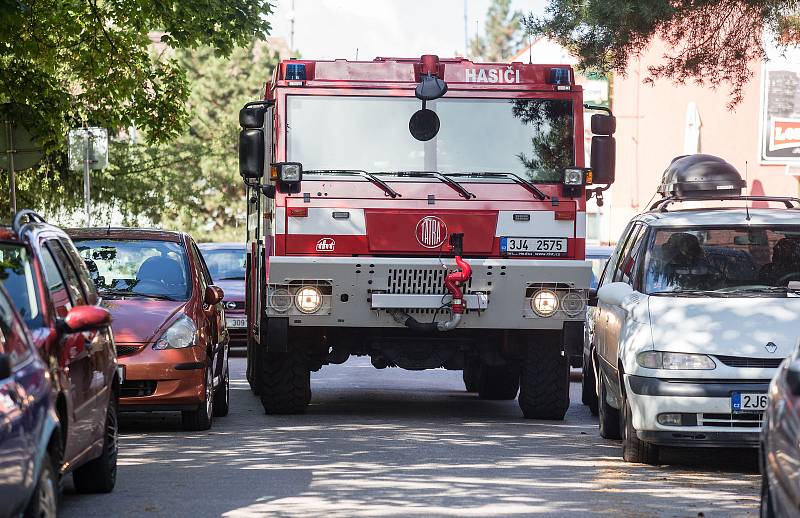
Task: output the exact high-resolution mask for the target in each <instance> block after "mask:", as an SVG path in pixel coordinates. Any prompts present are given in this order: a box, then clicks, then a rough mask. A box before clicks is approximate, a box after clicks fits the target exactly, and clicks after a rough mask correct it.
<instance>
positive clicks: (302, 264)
mask: <svg viewBox="0 0 800 518" xmlns="http://www.w3.org/2000/svg"><path fill="white" fill-rule="evenodd" d="M583 110H584V105H583V102H582V91H581V87H580V86H578V85H576V84H575V82H574V76H573V72H572V69H571V68H570V67H568V66H563V65H532V64H522V63H511V64H500V63H473V62H471V61H469V60H466V59H461V58H457V59H439V58H438V57H436V56H431V55H425V56H422V57H421V58H414V59H399V58H378V59H375V60H374V61H370V62H363V61H355V62H353V61H346V60H335V61H309V60H288V61H284V62H282V63H281V64H280V66H279V67H278V69H277V70H276V73H275V77H274V80H273V82H272V84H271V85H269V87H268V88H267V91H266V95H265V99H264V100H262V101H256V102H251V103H248V104H247V105H245V107H244V108H243V109H242V110H241V112H240V115H239V122H240V124H241V126H242V130H241V133H240V137H239V162H240V173H241V175H242V177H243V178H244V180H245V183H246V185H247V200H248V202H247V203H248V205H247V209H248V220H247V221H248V223H247V240H248V243H249V248H248V251H249V252H248V253H249V256H248V257H249V258H248V268H247V301H246V305H247V315H248V322H249V327H248V364H247V378H248V381H249V382H250V385H251V388H252V389H253V391H254V392H256V393H257V394H259V395H260V397H261V401H262V403H263V405H264V409H265V411H266V412H267V413H268V414H290V413H299V412H303V411H304V410H305V408H306V407H307V405H308V404H309V402H310V399H311V388H310V372H311V371H317V370H319V369H320V368H321V367H323V366H324V365H328V364H338V363H342V362H344V361H346V360H347V359H348V358H349V357H350V356H351V355H357V356H369V357H370V358H371V361H372V364H373V365H374V366H375V367H376V368H378V369H383V368H387V367H400V368H403V369H412V370H418V369H437V368H442V367H443V368H446V369H455V370H463V371H464V381H465V384H466V388H467V389H468V390H471V391H476V392H478V394H479V396H480V397H482V398H487V399H514V398H515V397H516V396H517V392H519V405H520V407H521V409H522V412H523V414H524V415H525V417H528V418H538V419H563V417H564V413H565V412H566V410H567V407H568V406H569V364H570V357H577V358H580V357H581V352H582V345H583V344H582V342H583V320H584V314H585V310H586V302H587V293H588V286H589V281H590V276H591V270H590V267H589V266H588V265H587V264H586V263H585V261H584V260H583V259H584V249H585V240H586V200H587V199H589V198H590V197H591V196H598V197H602V192H603V190H605V189H607V188H608V187H609V186H610V184H611V183H613V180H614V138H613V136H612V135H613V133H614V129H615V120H614V118H613V116H611V114H610V113H609V114H608V115H605V114H596V115H594V116H593V117H592V132H593V133H594V134H595V135H597V136H595V137H593V141H592V157H591V167H590V168H589V167H584V149H583V135H584V132H583Z"/></svg>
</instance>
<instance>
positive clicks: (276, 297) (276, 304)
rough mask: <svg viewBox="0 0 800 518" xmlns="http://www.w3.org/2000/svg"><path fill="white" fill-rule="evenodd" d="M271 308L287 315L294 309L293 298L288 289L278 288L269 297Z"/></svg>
mask: <svg viewBox="0 0 800 518" xmlns="http://www.w3.org/2000/svg"><path fill="white" fill-rule="evenodd" d="M269 306H270V307H271V308H272V309H274V310H275V311H277V312H278V313H286V312H287V311H289V308H290V307H292V296H291V295H290V294H289V291H288V290H287V289H286V288H277V289H275V290H273V291H272V294H271V295H270V296H269Z"/></svg>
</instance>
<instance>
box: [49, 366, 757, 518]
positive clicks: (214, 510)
mask: <svg viewBox="0 0 800 518" xmlns="http://www.w3.org/2000/svg"><path fill="white" fill-rule="evenodd" d="M236 362H237V361H234V362H233V363H232V366H233V365H236V369H237V370H238V372H237V373H236V376H237V378H238V380H237V381H236V382H233V383H232V411H231V415H230V416H228V417H226V418H222V419H218V420H217V421H216V422H215V424H214V428H213V429H212V430H211V431H209V432H205V433H195V432H192V433H187V432H183V431H181V430H180V419H179V416H177V415H169V414H166V415H156V414H153V415H146V414H139V415H126V416H125V417H124V419H123V421H122V426H123V428H122V431H123V437H122V440H121V451H120V471H119V480H118V485H117V489H116V490H115V492H114V493H113V494H112V495H97V496H83V495H80V496H79V495H75V494H74V493H73V490H72V488H71V485H69V484H68V486H67V489H66V490H67V494H66V496H65V498H64V503H65V505H64V508H65V512H64V516H109V515H112V514H113V515H115V516H141V515H143V514H144V515H146V516H190V515H195V516H217V515H223V514H224V515H229V516H244V515H252V516H256V515H263V516H289V515H292V516H298V515H301V516H326V517H339V516H342V517H344V516H413V515H418V516H432V515H440V516H515V515H526V514H545V515H568V516H576V515H587V514H600V515H609V516H698V513H701V512H702V513H703V514H704V515H705V516H725V517H727V516H743V515H752V514H754V513H755V510H756V506H757V493H758V491H757V485H758V476H757V473H756V471H757V463H756V455H755V453H754V452H752V451H742V450H671V451H667V452H666V454H665V461H666V463H667V464H666V465H665V466H661V467H651V466H643V465H632V464H626V463H624V462H622V460H621V458H620V454H621V453H620V444H619V443H618V442H613V441H606V440H603V439H601V438H600V437H599V436H598V435H597V424H596V420H595V419H593V418H592V417H591V416H590V415H589V413H588V410H586V408H585V407H583V406H580V405H579V404H578V403H575V401H578V402H579V397H580V396H579V391H578V389H579V387H578V386H576V385H575V384H573V387H572V396H573V405H572V407H571V408H570V410H569V413H568V415H567V418H566V420H565V421H563V422H547V421H526V420H523V419H522V418H521V416H520V411H519V408H518V406H517V404H516V402H515V401H499V402H498V401H482V400H479V399H478V398H477V397H475V396H474V395H471V394H467V393H465V392H463V388H462V387H463V386H462V385H461V380H460V373H453V372H444V371H437V372H424V373H412V372H403V371H397V370H393V371H383V372H378V371H374V370H373V369H371V367H370V368H369V370H368V369H366V368H364V365H361V363H360V362H359V361H358V360H357V361H356V362H355V363H354V364H352V365H351V362H348V363H347V364H345V365H342V366H337V367H331V368H330V369H329V371H328V372H326V371H325V370H323V371H322V373H318V374H317V375H316V377H315V379H314V398H313V400H312V404H311V406H310V408H309V411H308V413H307V414H305V415H300V416H280V417H273V416H266V415H264V414H263V411H262V409H261V406H260V403H259V402H258V399H257V398H256V397H255V396H253V395H252V394H251V393H250V391H249V390H248V388H247V384H246V382H243V381H241V378H242V376H241V369H242V368H243V366H242V365H239V364H238V363H236Z"/></svg>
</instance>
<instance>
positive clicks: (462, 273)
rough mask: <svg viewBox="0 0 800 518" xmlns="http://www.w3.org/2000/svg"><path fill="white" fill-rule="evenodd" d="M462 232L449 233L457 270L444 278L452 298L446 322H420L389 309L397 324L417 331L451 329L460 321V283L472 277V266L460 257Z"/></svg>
mask: <svg viewBox="0 0 800 518" xmlns="http://www.w3.org/2000/svg"><path fill="white" fill-rule="evenodd" d="M463 239H464V234H451V235H450V245H451V246H452V247H453V252H454V253H455V259H456V266H458V268H459V269H458V270H456V271H454V272H450V273H448V274H447V276H445V278H444V286H445V288H447V291H448V292H450V296H451V298H452V300H451V302H450V319H449V320H447V321H446V322H434V323H430V324H427V323H422V322H419V321H418V320H417V319H415V318H414V317H412V316H411V315H409V314H408V313H406V312H405V311H401V310H393V311H390V314H391V315H392V318H394V319H395V321H396V322H397V323H399V324H403V325H405V326H406V327H408V328H410V329H415V330H418V331H451V330H453V329H455V328H456V327H458V324H460V323H461V317H462V316H463V315H464V310H465V309H466V305H465V304H464V292H463V290H462V289H461V286H460V284H465V283H467V282H469V280H470V279H471V278H472V267H471V266H470V265H469V263H467V262H466V261H464V260H463V259H462V258H461V254H462V253H463V244H462V243H463Z"/></svg>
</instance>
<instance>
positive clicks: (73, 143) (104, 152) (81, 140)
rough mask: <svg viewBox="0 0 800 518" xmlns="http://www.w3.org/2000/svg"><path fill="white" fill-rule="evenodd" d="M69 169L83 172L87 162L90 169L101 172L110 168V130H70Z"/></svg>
mask: <svg viewBox="0 0 800 518" xmlns="http://www.w3.org/2000/svg"><path fill="white" fill-rule="evenodd" d="M67 140H68V146H69V168H70V169H72V170H73V171H83V168H84V165H85V162H87V155H88V162H89V169H94V170H96V171H97V170H100V169H105V168H106V166H108V130H106V129H105V128H75V129H71V130H69V135H68V138H67Z"/></svg>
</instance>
